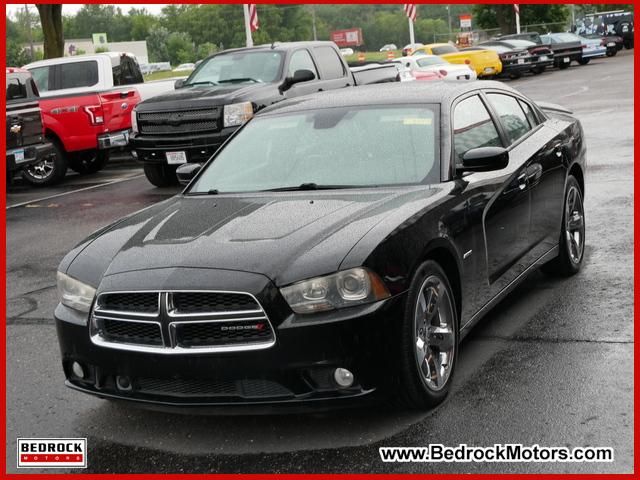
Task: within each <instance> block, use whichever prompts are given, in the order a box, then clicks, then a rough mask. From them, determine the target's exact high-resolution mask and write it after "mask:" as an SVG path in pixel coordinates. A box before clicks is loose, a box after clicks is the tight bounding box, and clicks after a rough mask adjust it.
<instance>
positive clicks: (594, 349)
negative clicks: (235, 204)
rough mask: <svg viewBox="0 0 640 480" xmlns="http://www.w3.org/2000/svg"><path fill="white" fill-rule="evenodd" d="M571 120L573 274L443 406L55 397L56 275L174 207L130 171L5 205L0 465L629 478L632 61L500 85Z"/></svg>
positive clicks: (540, 284)
mask: <svg viewBox="0 0 640 480" xmlns="http://www.w3.org/2000/svg"><path fill="white" fill-rule="evenodd" d="M508 83H509V84H510V85H511V86H513V87H515V88H517V89H519V90H521V91H522V92H523V93H525V94H527V95H529V96H530V97H531V98H533V99H534V100H543V101H547V102H553V103H559V104H562V105H564V106H567V107H569V108H571V109H572V110H573V111H574V112H575V114H576V116H578V118H579V119H580V120H581V121H582V124H583V127H584V129H585V135H586V140H587V145H588V162H589V170H588V174H587V179H586V198H585V210H586V220H587V237H586V238H587V244H586V253H585V255H586V256H585V264H584V267H583V269H582V271H581V273H580V274H579V275H576V276H574V277H572V278H570V279H564V280H557V279H553V278H549V277H546V276H545V275H543V274H542V273H535V274H533V275H532V276H531V277H529V278H528V279H527V280H526V281H525V282H524V283H523V284H522V285H521V286H520V287H519V288H518V289H517V290H516V291H515V292H514V293H512V294H511V295H510V296H509V297H508V298H507V299H506V300H505V301H503V302H502V303H501V304H500V305H498V307H497V308H496V309H494V310H493V311H492V312H491V313H490V314H489V315H488V316H487V317H485V319H484V320H483V321H482V322H481V323H480V324H479V325H478V326H477V327H476V328H475V329H474V330H473V332H472V333H471V334H470V335H469V337H467V339H465V341H464V342H463V344H462V346H461V350H460V357H459V362H460V363H459V364H458V371H457V373H456V379H455V383H454V386H453V389H452V391H451V393H450V395H449V397H448V398H447V400H446V401H445V402H444V404H442V405H441V406H439V407H438V408H436V409H435V410H432V411H429V412H424V413H416V412H398V411H393V410H390V409H387V408H382V407H380V408H377V409H354V410H345V411H340V412H333V413H323V414H305V415H277V416H275V415H274V416H264V415H263V416H233V417H215V416H208V417H202V416H191V415H175V414H174V415H171V414H167V413H160V412H152V411H147V410H142V409H139V408H132V407H130V406H125V405H120V404H112V403H110V402H106V401H103V400H99V399H97V398H93V397H89V396H86V395H83V394H80V393H77V392H74V391H71V390H69V389H67V388H65V387H64V385H63V374H62V369H61V366H60V360H59V352H58V345H57V340H56V335H55V327H54V324H53V320H52V312H53V309H54V308H55V305H56V302H57V300H56V292H55V271H56V267H57V265H58V263H59V261H60V259H61V258H62V257H63V256H64V254H65V253H66V252H67V251H68V250H70V249H71V248H72V247H73V246H74V245H75V244H76V243H77V242H79V241H80V240H81V239H82V238H84V237H85V236H86V235H88V234H89V233H91V232H92V231H94V230H96V229H97V228H99V227H100V226H102V225H105V224H107V223H110V222H111V221H113V220H115V219H117V218H119V217H121V216H123V215H126V214H128V213H131V212H133V211H135V210H138V209H140V208H142V207H144V206H146V205H150V204H152V203H155V202H157V201H159V200H162V199H164V198H167V197H168V196H170V195H172V194H174V193H175V192H176V191H177V189H157V188H153V187H152V186H151V185H150V184H148V183H147V181H146V179H145V178H144V176H142V175H141V169H140V168H139V167H138V166H137V165H136V164H135V163H133V162H130V161H127V160H126V159H121V160H120V161H115V162H113V164H112V165H111V166H110V167H109V168H107V169H106V170H104V171H103V172H100V173H99V174H97V175H93V176H86V177H81V176H78V175H68V177H67V180H66V181H65V183H64V184H63V185H60V186H56V187H55V188H48V189H30V188H26V187H24V186H22V185H20V184H19V183H18V184H17V185H15V186H13V187H11V188H10V189H9V191H8V194H7V206H8V209H7V317H8V318H7V402H8V405H7V465H8V469H9V470H11V471H15V462H16V456H15V448H16V447H15V444H16V438H17V437H87V438H88V456H89V468H88V470H87V471H88V472H96V473H105V472H154V473H155V472H157V473H160V472H309V473H311V472H424V473H427V472H474V473H481V472H631V471H632V470H633V420H634V419H633V355H634V349H633V202H634V196H633V192H634V181H633V123H634V118H633V103H634V101H633V51H622V52H621V53H620V54H619V55H618V56H616V57H614V58H607V59H601V60H594V61H592V62H591V63H590V64H589V65H586V66H572V67H571V68H569V69H567V70H564V71H553V72H547V73H544V74H542V75H541V76H535V77H534V76H527V77H524V78H522V79H520V80H516V81H510V82H508ZM429 443H440V444H444V445H447V446H456V445H458V444H461V443H466V444H468V445H477V446H490V445H493V444H495V443H522V444H525V445H533V444H538V445H541V446H569V447H577V446H610V447H613V448H614V449H615V461H614V462H612V463H555V464H554V463H528V464H527V463H503V464H476V463H449V464H446V463H396V464H392V463H383V462H381V461H380V458H379V455H378V448H379V447H382V446H414V447H419V446H425V445H427V444H429Z"/></svg>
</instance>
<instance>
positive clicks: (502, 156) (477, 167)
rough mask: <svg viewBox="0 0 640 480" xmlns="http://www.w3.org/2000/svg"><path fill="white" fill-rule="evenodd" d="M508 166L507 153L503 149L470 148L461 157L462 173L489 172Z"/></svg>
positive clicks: (460, 169) (459, 169)
mask: <svg viewBox="0 0 640 480" xmlns="http://www.w3.org/2000/svg"><path fill="white" fill-rule="evenodd" d="M507 165H509V152H508V151H507V149H506V148H503V147H480V148H472V149H471V150H469V151H467V152H466V153H465V154H464V155H463V157H462V167H460V168H458V171H462V172H491V171H494V170H501V169H503V168H505V167H506V166H507Z"/></svg>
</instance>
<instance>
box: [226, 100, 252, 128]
mask: <svg viewBox="0 0 640 480" xmlns="http://www.w3.org/2000/svg"><path fill="white" fill-rule="evenodd" d="M251 117H253V105H252V103H251V102H242V103H232V104H231V105H225V106H224V126H225V127H237V126H239V125H242V124H243V123H245V122H246V121H248V120H249V119H250V118H251Z"/></svg>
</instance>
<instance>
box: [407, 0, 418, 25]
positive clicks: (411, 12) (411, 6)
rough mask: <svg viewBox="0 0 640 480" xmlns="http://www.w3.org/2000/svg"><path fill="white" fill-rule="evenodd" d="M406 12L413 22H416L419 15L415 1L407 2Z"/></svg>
mask: <svg viewBox="0 0 640 480" xmlns="http://www.w3.org/2000/svg"><path fill="white" fill-rule="evenodd" d="M404 13H406V14H407V17H409V18H410V19H411V21H412V22H415V21H416V17H417V16H418V9H417V8H416V5H415V3H405V4H404Z"/></svg>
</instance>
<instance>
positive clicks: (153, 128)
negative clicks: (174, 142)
mask: <svg viewBox="0 0 640 480" xmlns="http://www.w3.org/2000/svg"><path fill="white" fill-rule="evenodd" d="M219 117H220V109H219V108H211V107H207V108H201V109H197V110H182V111H173V112H151V113H138V128H139V129H140V133H146V134H149V135H176V134H177V135H180V134H190V133H194V132H217V131H218V130H220V127H219Z"/></svg>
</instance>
